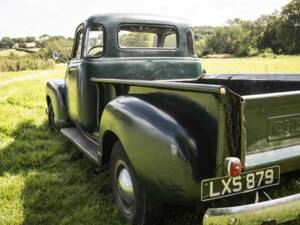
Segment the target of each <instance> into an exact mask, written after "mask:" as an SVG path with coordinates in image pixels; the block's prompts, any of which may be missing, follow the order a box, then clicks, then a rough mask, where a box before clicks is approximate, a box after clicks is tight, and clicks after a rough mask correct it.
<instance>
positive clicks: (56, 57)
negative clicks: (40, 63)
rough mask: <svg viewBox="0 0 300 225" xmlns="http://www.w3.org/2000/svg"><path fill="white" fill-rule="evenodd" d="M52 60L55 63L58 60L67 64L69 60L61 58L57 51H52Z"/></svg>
mask: <svg viewBox="0 0 300 225" xmlns="http://www.w3.org/2000/svg"><path fill="white" fill-rule="evenodd" d="M52 58H53V59H54V60H55V61H57V60H60V61H62V62H64V63H69V60H66V59H64V58H62V57H61V55H60V53H59V52H58V51H53V52H52Z"/></svg>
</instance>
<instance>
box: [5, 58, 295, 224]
mask: <svg viewBox="0 0 300 225" xmlns="http://www.w3.org/2000/svg"><path fill="white" fill-rule="evenodd" d="M235 60H237V62H238V61H243V62H244V61H245V62H246V61H247V60H244V59H240V60H238V59H235ZM248 60H254V59H248ZM294 60H299V59H298V58H297V59H292V61H294ZM257 61H258V62H259V60H257ZM206 62H207V61H206ZM206 62H205V63H206ZM211 62H212V61H210V62H209V63H211ZM222 62H223V64H224V65H228V59H226V60H223V61H222ZM291 64H292V62H291ZM239 65H241V63H240V62H238V63H237V64H236V65H235V66H236V67H238V66H239ZM210 66H214V65H213V64H210ZM210 66H208V67H207V68H210ZM216 66H217V67H220V70H221V69H222V68H224V67H223V66H222V65H221V62H218V64H216ZM298 66H299V65H298ZM257 67H259V65H257ZM214 68H215V69H216V67H215V66H214ZM227 68H228V67H227ZM64 69H65V66H63V65H61V66H58V67H56V68H55V69H54V70H45V71H24V72H11V73H9V72H8V73H0V225H19V224H23V225H40V224H43V225H56V224H57V225H69V224H70V225H79V224H82V225H93V224H100V225H110V224H112V225H120V224H123V222H122V221H121V219H120V218H119V214H118V212H117V210H116V209H115V207H114V205H113V203H112V196H111V194H110V193H109V192H108V191H107V190H108V178H107V174H97V173H95V172H94V171H95V165H94V164H93V163H92V162H91V161H89V160H88V159H86V158H84V157H82V155H81V154H80V153H79V151H78V150H77V149H76V147H75V146H74V145H73V144H71V143H70V142H69V141H67V140H66V138H64V137H62V136H61V135H60V134H53V133H52V132H50V131H49V129H48V126H47V122H46V115H45V107H46V104H45V83H46V81H47V80H49V79H52V78H63V76H64ZM250 70H252V68H250ZM223 72H224V73H225V72H231V71H227V70H224V71H223ZM242 72H246V71H242ZM261 72H263V71H261ZM296 72H297V71H296ZM298 72H300V69H299V70H298ZM23 77H28V78H30V79H22V78H23ZM12 79H13V80H12ZM10 81H13V82H10ZM297 192H300V175H298V173H297V172H296V173H293V174H292V175H289V177H284V178H283V181H282V185H281V188H273V189H272V190H271V195H272V196H282V195H287V194H293V193H297ZM239 199H240V198H239ZM246 199H247V201H248V199H249V198H246ZM238 201H242V200H238ZM251 201H252V199H251ZM234 202H235V203H239V202H237V200H236V199H235V200H234ZM200 221H201V213H199V212H198V211H196V209H194V208H184V207H174V206H168V207H166V210H165V212H164V219H163V222H162V224H166V225H171V224H172V225H184V224H189V225H196V224H197V225H198V224H201V222H200Z"/></svg>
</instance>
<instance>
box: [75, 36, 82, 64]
mask: <svg viewBox="0 0 300 225" xmlns="http://www.w3.org/2000/svg"><path fill="white" fill-rule="evenodd" d="M81 47H82V31H81V33H80V34H79V35H78V36H77V40H76V50H75V55H74V58H75V59H80V58H81Z"/></svg>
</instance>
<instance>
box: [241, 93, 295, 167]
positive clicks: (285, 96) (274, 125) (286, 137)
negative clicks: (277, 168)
mask: <svg viewBox="0 0 300 225" xmlns="http://www.w3.org/2000/svg"><path fill="white" fill-rule="evenodd" d="M243 100H244V102H243V103H242V105H243V107H242V109H243V110H242V114H243V119H242V125H243V128H244V132H243V136H242V142H243V143H244V146H245V149H244V151H245V152H244V155H245V166H246V168H248V169H253V168H257V167H261V166H267V165H269V164H273V165H274V164H279V165H281V166H282V169H283V172H287V171H291V170H294V169H298V168H299V167H300V165H298V164H299V163H297V162H299V161H298V160H299V156H300V91H292V92H281V93H272V94H259V95H249V96H243Z"/></svg>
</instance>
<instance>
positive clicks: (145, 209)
mask: <svg viewBox="0 0 300 225" xmlns="http://www.w3.org/2000/svg"><path fill="white" fill-rule="evenodd" d="M124 171H125V172H124ZM109 174H110V180H111V185H112V192H113V197H114V202H115V205H116V206H117V208H118V209H119V211H120V213H121V217H122V218H123V219H125V220H126V221H127V222H129V224H131V225H155V224H158V223H159V222H160V219H161V215H162V204H161V203H159V202H156V201H153V200H151V199H149V198H148V197H147V195H146V193H145V191H144V189H143V187H142V186H141V185H140V184H139V183H138V181H137V178H136V174H135V171H134V169H133V167H132V165H131V163H130V161H129V159H128V157H127V155H126V153H125V151H124V148H123V146H122V144H121V143H120V142H119V141H117V142H116V143H115V144H114V145H113V148H112V153H111V161H110V168H109ZM128 176H129V179H130V182H129V184H132V185H129V186H128V187H130V186H131V187H132V188H128V190H129V191H128V192H126V191H122V185H121V184H120V183H122V182H121V181H122V179H121V178H120V177H127V178H128ZM125 180H126V179H125ZM125 183H126V182H125ZM127 184H128V183H127ZM123 186H124V185H123ZM123 190H124V189H123ZM125 192H126V193H125ZM124 193H125V194H124Z"/></svg>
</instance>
